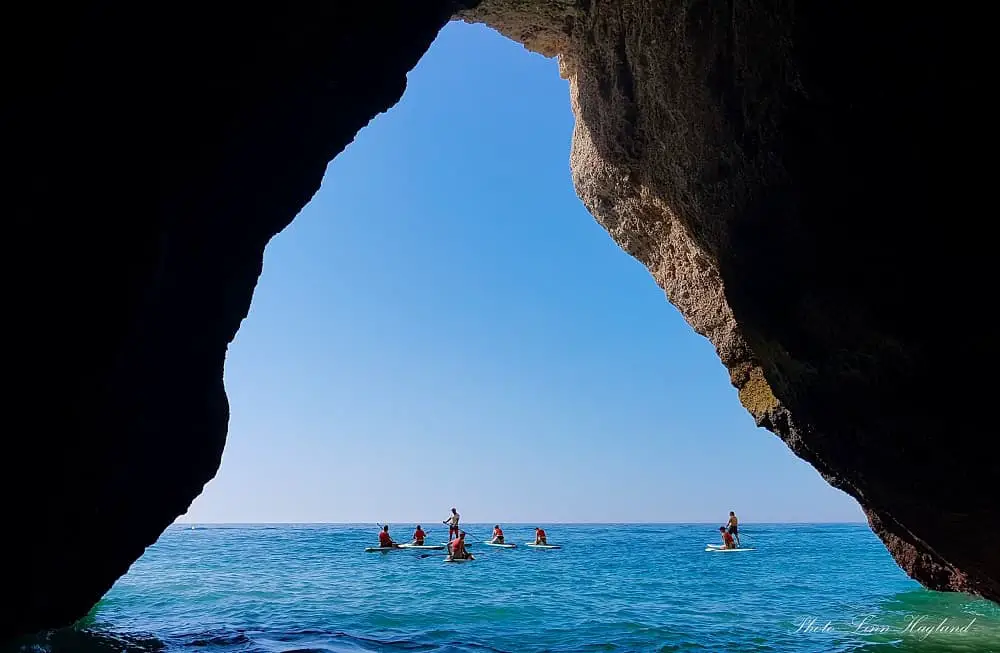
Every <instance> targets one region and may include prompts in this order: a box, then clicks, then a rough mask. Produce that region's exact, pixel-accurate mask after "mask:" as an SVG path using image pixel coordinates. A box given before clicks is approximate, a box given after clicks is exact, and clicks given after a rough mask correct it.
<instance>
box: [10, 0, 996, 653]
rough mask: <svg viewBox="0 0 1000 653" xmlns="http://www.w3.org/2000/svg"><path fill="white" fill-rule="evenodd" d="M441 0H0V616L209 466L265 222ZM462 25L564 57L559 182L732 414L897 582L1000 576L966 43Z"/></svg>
mask: <svg viewBox="0 0 1000 653" xmlns="http://www.w3.org/2000/svg"><path fill="white" fill-rule="evenodd" d="M456 4H457V3H450V2H444V1H440V2H437V1H433V0H424V1H421V2H413V1H412V0H398V1H397V0H386V1H383V2H381V3H378V5H377V7H376V8H373V7H370V6H362V5H360V4H359V5H351V4H349V3H340V2H332V3H330V2H328V3H320V4H313V3H305V4H303V3H293V4H292V5H291V6H287V7H285V6H279V5H272V6H267V7H262V8H254V7H253V6H252V5H239V6H235V5H234V6H232V7H229V6H226V7H219V6H214V5H199V7H198V9H197V11H196V12H190V13H189V12H188V11H187V10H185V9H182V8H178V7H177V6H170V7H166V6H164V7H153V8H150V7H149V6H148V5H135V4H125V3H118V2H115V3H101V4H94V3H91V4H76V5H73V6H67V7H62V8H60V9H59V10H58V11H56V10H52V9H51V8H50V7H49V6H47V5H45V6H42V5H31V4H21V5H17V6H16V7H15V8H14V9H12V10H10V11H8V13H7V14H5V18H6V20H5V23H4V27H6V28H7V29H6V32H5V33H4V37H5V38H3V39H0V55H2V56H0V62H2V63H0V66H3V73H4V80H5V88H4V90H5V93H4V99H3V100H2V105H0V121H2V122H0V125H2V135H3V144H4V147H3V149H2V161H3V165H4V171H3V173H4V174H3V175H0V184H2V185H3V186H2V188H3V193H2V195H0V197H2V198H3V202H4V207H5V209H6V216H7V217H8V220H7V221H6V223H5V224H6V225H7V227H8V228H7V231H6V232H5V236H6V238H7V243H8V253H7V255H6V256H5V257H4V258H3V262H4V270H3V272H4V274H3V275H2V279H3V284H4V299H5V300H6V307H5V308H6V309H7V310H6V311H5V314H6V315H7V325H8V331H7V336H8V337H7V340H6V341H7V343H8V352H7V353H8V356H7V358H6V359H5V363H6V366H5V368H6V370H7V372H8V379H9V387H12V390H10V392H9V393H8V394H7V395H6V407H7V410H6V418H7V425H8V428H7V441H6V442H7V450H6V451H5V455H4V457H3V459H2V461H3V474H0V478H2V479H3V481H2V483H3V487H2V489H3V496H5V497H7V500H8V504H7V505H8V512H7V514H6V515H5V520H4V524H5V529H6V532H5V534H6V535H7V537H6V538H5V539H6V541H7V543H8V545H9V546H10V547H13V550H10V549H9V552H8V555H7V557H6V560H7V563H6V564H5V567H4V589H5V591H6V593H7V595H8V597H9V598H10V599H11V600H9V601H8V602H7V605H8V608H7V609H6V610H4V611H3V613H2V615H0V639H2V638H6V637H9V636H10V635H13V634H16V633H21V632H27V631H31V630H35V629H40V628H44V627H50V626H57V625H61V624H65V623H68V622H70V621H72V620H74V619H75V618H77V617H79V616H81V615H82V614H84V613H85V612H86V611H87V610H88V609H89V608H90V607H91V606H92V605H93V604H94V602H96V601H97V600H98V599H99V597H100V596H101V595H102V594H103V593H104V592H105V591H106V590H107V589H108V588H109V587H110V586H111V585H112V583H113V582H114V581H115V579H117V578H118V577H119V576H120V575H121V574H123V573H124V572H125V571H126V570H127V569H128V567H129V565H130V564H131V563H132V562H133V561H134V560H135V559H136V558H138V557H139V556H140V555H141V554H142V552H143V550H144V549H145V547H146V546H148V545H149V544H151V543H152V542H153V541H155V539H156V538H157V537H158V535H159V534H160V533H161V532H162V531H163V529H164V528H165V527H166V526H167V525H168V524H170V523H171V522H172V521H173V520H174V519H175V518H176V517H177V516H178V515H180V514H182V513H184V512H185V511H186V510H187V508H188V506H189V505H190V502H191V501H192V500H193V499H194V497H195V496H196V495H197V494H198V493H199V492H200V491H201V489H202V487H203V486H204V484H205V483H206V482H207V481H208V480H209V479H210V478H212V476H213V475H214V474H215V472H216V470H217V467H218V463H219V457H220V454H221V451H222V447H223V444H224V441H225V434H226V426H227V421H228V409H227V404H226V398H225V394H224V391H223V386H222V365H223V360H224V357H225V351H226V346H227V344H228V343H229V341H230V340H231V339H232V337H233V335H234V334H235V332H236V329H237V328H238V326H239V323H240V321H241V320H242V318H243V317H245V315H246V313H247V310H248V308H249V304H250V298H251V294H252V292H253V288H254V285H255V284H256V280H257V276H258V275H259V273H260V268H261V260H262V253H263V249H264V246H265V244H266V243H267V241H268V240H269V239H270V238H271V237H272V236H273V235H274V234H275V233H277V232H278V231H280V230H281V229H282V228H284V226H286V225H287V224H288V222H289V221H290V220H291V219H292V217H293V216H294V215H295V214H296V213H297V212H298V211H299V209H300V208H301V207H302V206H303V205H304V204H305V203H306V202H307V201H308V200H309V198H310V197H311V196H312V194H313V193H314V192H315V190H316V189H317V188H318V186H319V183H320V180H321V178H322V175H323V173H324V171H325V168H326V164H327V162H328V161H329V160H330V159H331V158H332V157H334V156H335V155H336V154H337V153H338V152H340V151H341V150H342V149H343V148H344V147H345V146H346V144H347V143H348V142H350V140H351V139H352V138H353V136H354V134H355V133H356V132H357V130H358V129H360V128H361V127H362V126H363V125H364V124H366V123H367V121H368V120H370V119H371V118H372V117H373V116H374V115H375V114H377V113H378V112H380V111H384V110H386V109H387V108H389V107H390V106H391V105H392V104H394V103H395V102H396V101H397V100H398V99H399V97H400V95H401V93H402V91H403V88H404V86H405V73H406V72H407V71H408V70H409V69H410V68H412V67H413V65H415V63H416V62H417V60H418V59H419V57H420V56H421V55H422V54H423V52H424V51H425V50H426V48H427V47H428V46H429V45H430V43H431V41H432V40H433V38H434V36H435V35H436V33H437V31H438V29H439V28H440V27H441V26H442V25H443V24H444V23H445V21H446V20H447V19H448V18H449V17H450V16H451V15H452V14H453V13H454V12H455V11H456V10H457V7H456ZM467 4H468V5H471V4H474V3H472V2H469V3H467ZM953 13H957V12H953ZM464 16H465V18H466V19H468V20H484V21H485V22H487V23H488V24H490V25H492V26H494V27H497V28H498V29H500V30H501V31H502V32H504V33H505V34H507V35H508V36H511V37H512V38H515V39H517V40H520V41H522V42H524V43H526V44H527V46H528V47H531V48H534V49H536V50H537V51H539V52H542V53H544V54H546V55H550V56H551V55H555V54H558V55H559V56H560V57H561V66H562V74H563V75H564V76H566V77H567V78H568V79H569V80H570V82H571V98H570V100H571V102H572V103H573V107H574V111H575V113H576V116H577V127H576V132H575V136H574V141H573V150H572V153H571V158H572V169H573V177H574V181H575V183H576V185H577V188H578V190H579V192H580V195H581V197H582V198H583V199H584V201H585V202H586V205H587V206H588V207H589V208H590V210H591V211H592V212H593V214H594V216H595V217H596V218H597V219H598V221H600V223H601V224H602V225H604V226H605V228H606V229H607V230H608V231H609V233H610V234H611V235H612V237H613V238H615V240H616V241H617V242H619V243H620V244H621V245H622V247H624V248H625V249H626V250H627V251H628V252H630V253H631V254H632V255H634V256H636V257H637V258H638V259H639V260H641V261H642V262H643V263H644V264H645V265H646V266H647V267H648V268H649V269H650V271H651V273H652V274H653V275H654V277H655V278H656V280H657V282H658V283H659V284H660V285H661V286H662V287H663V288H664V290H665V291H666V293H667V295H668V297H669V299H670V300H671V301H672V302H673V303H674V304H675V305H677V306H678V307H679V308H680V310H681V311H682V313H683V314H684V315H685V317H686V318H687V320H688V321H689V322H690V323H691V325H692V327H693V328H695V329H696V330H697V331H698V332H699V333H702V334H703V335H705V336H706V337H708V338H709V339H710V340H711V341H712V342H713V343H714V344H715V346H716V348H717V350H718V352H719V356H720V358H721V359H722V362H723V363H724V364H725V365H726V366H727V367H728V368H729V370H730V373H731V378H732V380H733V383H734V385H736V387H738V388H739V396H740V400H741V401H742V402H743V404H744V405H745V406H746V407H747V408H748V410H750V411H751V412H752V413H753V415H754V417H755V418H756V420H757V422H758V423H759V424H760V425H762V426H765V427H767V428H769V429H771V430H772V431H774V432H775V433H777V434H778V435H779V436H780V437H781V438H782V439H783V440H784V441H785V442H786V443H788V445H789V446H790V447H791V448H792V450H793V451H795V453H796V454H798V455H799V456H801V457H802V458H804V459H805V460H807V461H809V462H810V463H812V464H813V465H814V466H815V467H816V468H817V469H818V470H819V471H820V473H822V474H823V475H824V477H825V478H827V480H829V481H830V482H831V483H833V484H834V485H836V486H837V487H840V488H842V489H844V490H845V491H847V492H849V493H850V494H851V495H852V496H854V497H856V498H857V499H858V500H859V501H860V502H861V504H862V505H863V506H864V507H865V509H866V511H867V513H868V515H869V519H870V522H871V525H872V527H873V528H874V529H875V531H876V532H877V533H878V534H879V536H880V537H881V538H882V539H883V541H885V542H886V545H887V546H888V548H889V550H890V551H891V552H892V553H893V555H894V556H895V557H896V560H897V561H899V563H900V564H901V565H902V566H903V568H904V569H906V570H907V572H908V573H910V574H911V575H912V576H913V577H915V578H917V579H918V580H920V581H921V582H923V583H925V584H926V585H928V586H929V587H934V588H938V589H959V590H965V591H971V592H977V593H980V594H982V595H984V596H987V597H989V598H991V599H993V600H998V599H1000V585H998V583H1000V569H998V565H1000V556H997V555H996V547H995V542H996V541H997V539H998V535H1000V533H998V528H1000V526H998V525H997V521H996V520H995V515H996V496H997V492H996V487H995V484H996V480H997V479H998V478H1000V473H998V463H997V462H996V460H997V459H996V457H995V456H992V455H988V451H989V450H990V449H989V447H988V444H989V440H991V439H992V433H993V432H994V431H995V429H993V427H992V426H991V425H992V414H991V412H990V411H989V407H990V405H991V404H990V401H989V399H991V397H989V396H988V394H987V389H988V388H989V387H990V386H989V385H988V383H985V384H984V383H983V382H981V381H979V380H978V379H977V378H976V377H977V375H978V374H979V371H978V368H979V367H985V368H986V369H987V370H989V369H992V362H993V360H994V358H995V357H994V355H993V352H994V351H995V346H994V344H993V333H994V331H995V329H994V327H993V324H994V323H993V321H992V311H991V308H992V307H991V306H990V303H991V302H992V296H991V295H990V289H991V286H990V284H989V281H990V280H991V279H992V269H991V265H990V263H991V261H992V259H993V254H992V251H991V246H990V243H989V241H988V239H986V238H985V237H983V236H982V235H981V234H980V231H981V230H982V229H977V228H976V224H977V223H976V221H977V220H978V221H986V222H987V223H988V220H989V218H990V217H991V213H989V209H988V208H987V209H985V210H984V209H983V206H987V207H988V206H989V205H988V204H986V203H985V202H984V196H985V195H987V194H988V191H989V190H990V188H991V185H990V183H991V182H990V181H989V180H988V179H986V178H985V174H984V170H983V168H981V167H978V166H980V165H981V164H978V163H975V162H973V160H972V159H971V158H970V157H968V156H967V155H966V150H967V149H968V148H969V147H970V145H971V144H974V143H977V142H979V141H980V140H981V138H982V134H983V133H984V129H985V127H984V125H987V124H988V121H987V120H986V119H985V117H984V116H982V115H979V113H977V107H978V106H979V104H978V103H977V102H976V101H975V98H976V97H978V96H977V95H976V94H974V93H973V90H974V86H973V84H972V83H971V80H974V79H977V78H979V79H986V76H985V74H983V73H981V72H980V71H977V70H975V66H976V64H977V62H979V61H983V60H985V59H984V58H982V57H981V56H980V53H978V52H975V51H974V49H973V48H974V47H975V44H976V42H977V41H976V39H974V38H969V36H968V34H967V32H966V30H964V29H963V27H964V26H963V25H960V24H958V21H959V19H958V18H955V17H953V16H952V15H951V14H950V13H949V12H947V11H937V10H935V11H931V10H930V9H922V8H916V7H914V6H913V5H912V3H911V4H908V5H903V4H902V3H894V4H893V3H890V4H886V3H876V4H874V5H872V4H870V3H865V4H862V3H861V2H860V0H847V1H845V2H820V1H818V0H814V1H809V2H803V1H802V0H797V1H796V2H794V3H793V2H782V1H776V2H771V3H742V2H737V1H735V0H729V1H727V2H708V1H693V0H685V1H680V0H678V1H664V0H661V1H656V2H654V1H653V0H618V1H616V2H611V1H608V0H602V1H596V0H593V1H585V0H580V1H579V2H576V3H573V2H567V1H556V0H539V1H537V2H527V1H522V2H514V1H512V0H509V1H506V2H504V1H502V0H496V1H489V2H487V3H485V4H483V5H482V6H480V7H479V8H478V9H477V13H474V14H464ZM962 20H965V19H962ZM970 98H972V99H971V100H970Z"/></svg>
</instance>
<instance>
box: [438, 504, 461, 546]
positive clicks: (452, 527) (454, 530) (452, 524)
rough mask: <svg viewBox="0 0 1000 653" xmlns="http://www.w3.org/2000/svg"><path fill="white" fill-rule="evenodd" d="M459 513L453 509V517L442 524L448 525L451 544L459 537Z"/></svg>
mask: <svg viewBox="0 0 1000 653" xmlns="http://www.w3.org/2000/svg"><path fill="white" fill-rule="evenodd" d="M458 520H459V515H458V511H457V510H455V509H454V508H452V509H451V515H450V516H449V517H448V519H446V520H444V521H443V522H441V523H442V524H448V541H449V542H451V540H452V538H456V537H458Z"/></svg>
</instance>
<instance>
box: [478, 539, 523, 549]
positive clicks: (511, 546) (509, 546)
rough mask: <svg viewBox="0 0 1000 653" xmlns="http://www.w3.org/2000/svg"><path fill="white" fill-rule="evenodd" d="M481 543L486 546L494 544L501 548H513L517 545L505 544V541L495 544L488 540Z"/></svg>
mask: <svg viewBox="0 0 1000 653" xmlns="http://www.w3.org/2000/svg"><path fill="white" fill-rule="evenodd" d="M483 544H485V545H486V546H495V547H498V548H501V549H513V548H515V547H516V546H517V545H516V544H507V543H504V544H497V543H495V542H489V541H487V542H483Z"/></svg>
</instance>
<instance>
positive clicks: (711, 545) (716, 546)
mask: <svg viewBox="0 0 1000 653" xmlns="http://www.w3.org/2000/svg"><path fill="white" fill-rule="evenodd" d="M705 546H707V547H708V548H710V549H721V548H723V546H722V545H721V544H706V545H705Z"/></svg>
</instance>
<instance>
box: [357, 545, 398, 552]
mask: <svg viewBox="0 0 1000 653" xmlns="http://www.w3.org/2000/svg"><path fill="white" fill-rule="evenodd" d="M398 548H399V547H398V546H370V547H368V548H367V549H365V553H377V552H379V551H395V550H396V549H398Z"/></svg>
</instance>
